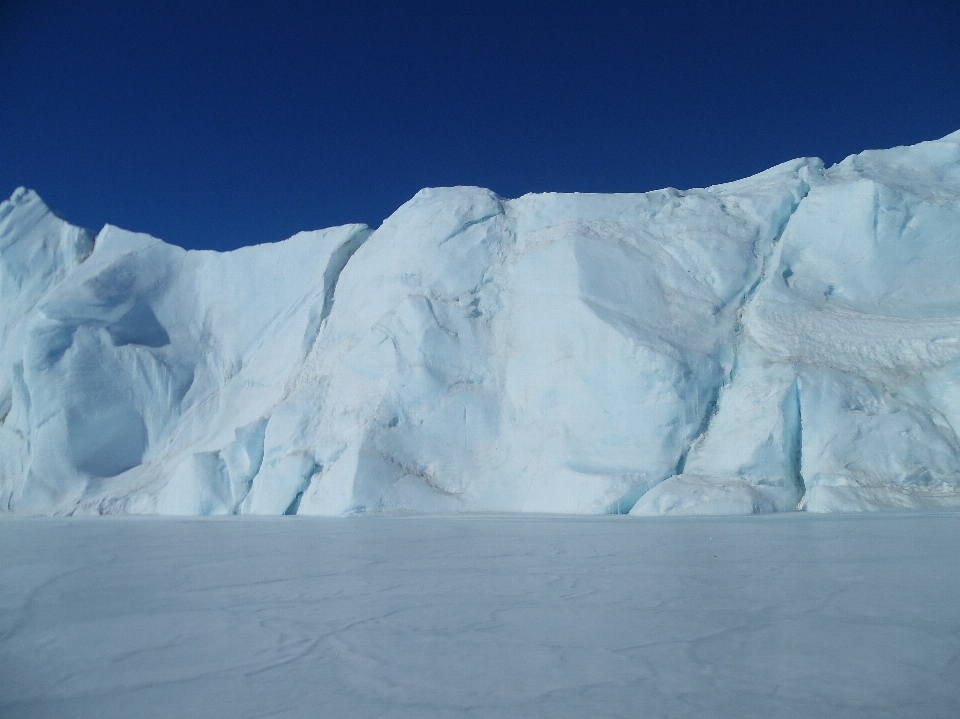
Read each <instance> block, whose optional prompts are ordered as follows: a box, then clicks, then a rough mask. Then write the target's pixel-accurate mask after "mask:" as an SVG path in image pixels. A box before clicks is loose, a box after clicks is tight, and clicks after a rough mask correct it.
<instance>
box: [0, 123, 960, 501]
mask: <svg viewBox="0 0 960 719" xmlns="http://www.w3.org/2000/svg"><path fill="white" fill-rule="evenodd" d="M958 276H960V132H958V133H954V134H952V135H949V136H948V137H946V138H943V139H942V140H939V141H935V142H927V143H922V144H920V145H916V146H913V147H907V148H895V149H892V150H884V151H870V152H864V153H862V154H860V155H855V156H852V157H850V158H847V159H846V160H844V161H843V162H841V163H839V164H838V165H836V166H834V167H831V168H824V167H823V164H822V163H821V162H820V161H819V160H815V159H802V160H794V161H792V162H787V163H784V164H783V165H779V166H777V167H775V168H772V169H771V170H768V171H766V172H763V173H760V174H759V175H756V176H754V177H750V178H747V179H745V180H741V181H739V182H734V183H730V184H726V185H720V186H716V187H711V188H707V189H701V190H690V191H684V192H681V191H677V190H671V189H668V190H661V191H657V192H648V193H643V194H624V195H587V194H566V195H562V194H544V195H527V196H524V197H521V198H519V199H516V200H504V199H502V198H500V197H497V196H496V195H495V194H493V193H492V192H490V191H488V190H484V189H480V188H466V187H459V188H445V189H428V190H423V191H421V192H420V193H418V194H417V195H416V196H415V197H414V198H413V199H412V200H410V201H409V202H408V203H406V204H405V205H403V206H402V207H401V208H400V209H399V210H397V212H396V213H394V214H393V215H392V216H391V217H390V218H388V219H387V220H386V221H384V223H383V225H382V226H381V227H380V228H378V229H377V230H376V231H373V232H371V231H370V230H369V229H367V228H366V227H364V226H362V225H353V226H346V227H340V228H332V229H328V230H322V231H318V232H309V233H301V234H300V235H297V236H296V237H293V238H291V239H289V240H287V241H285V242H280V243H276V244H273V245H261V246H257V247H249V248H244V249H241V250H237V251H235V252H230V253H226V254H216V253H212V252H185V251H183V250H181V249H179V248H176V247H173V246H170V245H167V244H164V243H163V242H161V241H159V240H156V239H153V238H150V237H147V236H145V235H137V234H133V233H129V232H125V231H123V230H119V229H117V228H115V227H110V226H107V227H105V228H104V229H103V230H102V231H101V232H100V233H99V234H98V235H97V236H96V238H92V237H91V236H90V234H89V233H86V232H85V231H83V230H80V229H78V228H75V227H72V226H71V225H69V224H68V223H66V222H64V221H63V220H61V219H59V218H57V217H56V216H54V215H53V214H52V213H51V212H50V211H49V210H48V209H47V208H46V206H45V205H44V204H43V203H42V201H41V200H40V199H39V198H38V197H37V196H36V195H35V194H34V193H32V192H30V191H26V190H22V189H21V190H18V191H17V192H15V193H14V195H13V197H12V198H11V199H10V200H9V201H6V202H4V203H3V204H2V205H0V416H2V420H0V422H2V423H0V511H6V512H15V513H21V514H70V513H161V514H187V515H190V514H231V513H250V514H282V513H300V514H324V515H340V514H344V513H352V512H370V511H397V510H411V511H418V512H427V513H446V512H476V511H487V512H491V511H492V512H548V513H549V512H555V513H584V514H600V513H611V512H618V513H622V512H627V511H630V512H631V513H632V514H635V515H637V514H744V513H757V512H774V511H791V510H795V509H798V508H799V509H804V510H806V511H814V512H830V511H874V510H885V509H924V508H937V507H939V508H945V507H954V508H955V507H960V439H958V431H960V283H958V282H957V281H956V278H957V277H958Z"/></svg>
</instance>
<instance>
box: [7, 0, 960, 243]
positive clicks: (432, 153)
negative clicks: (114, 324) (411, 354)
mask: <svg viewBox="0 0 960 719" xmlns="http://www.w3.org/2000/svg"><path fill="white" fill-rule="evenodd" d="M957 129H960V2H957V0H942V1H941V2H924V1H923V0H912V1H910V2H883V1H882V0H873V1H872V2H859V1H851V2H844V1H843V0H832V1H830V2H822V1H820V0H803V1H793V2H777V0H766V1H760V0H758V1H756V2H736V1H733V2H681V1H679V0H675V1H673V2H666V1H664V2H642V1H640V2H602V1H600V0H598V1H597V2H590V3H588V2H583V3H572V2H571V3H564V2H557V1H554V2H540V1H532V2H523V1H522V0H514V2H482V1H479V0H478V1H477V2H466V3H462V2H457V1H456V0H445V1H441V2H416V1H415V0H407V1H406V2H392V1H390V0H385V1H384V2H365V1H363V0H352V1H350V2H320V1H315V2H294V1H287V0H272V1H271V2H266V1H263V0H261V1H258V2H246V1H245V0H232V1H231V2H203V1H202V0H194V1H193V2H181V1H180V0H170V1H168V2H146V1H132V0H124V1H121V2H97V1H96V0H89V1H87V2H78V1H77V0H70V1H61V0H32V1H31V0H0V195H2V196H4V197H6V196H8V195H9V193H11V192H12V191H13V189H14V188H15V187H17V186H18V185H27V186H28V187H32V188H34V189H36V190H37V191H38V192H39V193H40V195H41V196H42V197H43V198H44V199H45V200H46V201H47V202H48V203H49V204H51V205H52V206H53V207H55V208H57V209H58V211H59V212H60V213H61V214H62V215H63V216H64V217H65V218H66V219H68V220H70V221H72V222H74V223H76V224H81V225H84V226H86V227H90V228H91V229H94V230H97V229H99V228H100V227H101V226H102V225H103V224H104V223H106V222H110V223H112V224H115V225H119V226H121V227H124V228H126V229H131V230H138V231H143V232H149V233H150V234H153V235H156V236H158V237H161V238H163V239H164V240H167V241H168V242H173V243H175V244H179V245H182V246H185V247H191V248H201V247H202V248H215V249H229V248H233V247H237V246H240V245H245V244H253V243H257V242H267V241H275V240H280V239H283V238H285V237H288V236H290V235H292V234H294V233H295V232H297V231H299V230H303V229H316V228H320V227H326V226H330V225H335V224H342V223H346V222H366V223H368V224H371V225H373V226H377V225H378V224H379V223H380V222H381V221H382V220H383V218H385V217H386V216H388V215H389V214H390V213H391V212H392V211H393V210H395V209H396V208H397V207H398V206H399V205H400V204H402V203H403V202H405V201H406V200H407V199H409V198H410V197H411V196H412V195H413V194H414V193H415V192H416V191H417V190H418V189H420V188H421V187H425V186H436V185H458V184H460V185H464V184H466V185H481V186H485V187H489V188H491V189H493V190H494V191H496V192H498V193H499V194H500V195H502V196H504V197H516V196H519V195H521V194H524V193H526V192H542V191H551V190H558V191H585V192H586V191H590V192H635V191H644V190H653V189H657V188H660V187H665V186H674V187H679V188H688V187H697V186H704V185H709V184H715V183H718V182H726V181H729V180H734V179H738V178H740V177H744V176H747V175H750V174H753V173H755V172H758V171H760V170H763V169H765V168H767V167H769V166H771V165H775V164H777V163H779V162H782V161H785V160H788V159H791V158H793V157H799V156H808V155H816V156H819V157H822V158H823V159H824V160H825V161H826V162H827V163H833V162H837V161H839V160H841V159H842V158H843V157H845V156H847V155H849V154H851V153H854V152H858V151H860V150H863V149H867V148H875V147H888V146H893V145H902V144H911V143H914V142H919V141H921V140H926V139H934V138H938V137H942V136H943V135H946V134H948V133H949V132H952V131H954V130H957Z"/></svg>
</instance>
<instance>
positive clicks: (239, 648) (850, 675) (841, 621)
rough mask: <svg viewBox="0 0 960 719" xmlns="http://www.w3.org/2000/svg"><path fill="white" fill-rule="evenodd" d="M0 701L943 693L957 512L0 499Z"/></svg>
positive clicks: (413, 711) (711, 714) (397, 701)
mask: <svg viewBox="0 0 960 719" xmlns="http://www.w3.org/2000/svg"><path fill="white" fill-rule="evenodd" d="M0 546H2V547H3V548H4V551H3V552H2V553H0V716H3V717H4V719H38V718H40V717H43V718H51V717H56V718H57V719H81V718H83V719H87V718H89V719H132V718H136V719H170V718H171V717H176V718H179V717H203V718H204V719H220V718H223V719H262V718H263V717H277V718H282V719H300V718H302V719H316V718H317V717H336V718H337V719H354V718H355V719H361V718H365V717H370V718H373V717H376V719H383V718H387V719H441V718H442V719H448V718H449V717H458V718H459V717H462V718H464V719H481V718H482V719H490V718H492V717H496V719H567V718H570V719H606V718H609V719H613V718H616V719H624V718H625V717H644V719H647V718H649V719H714V718H720V717H736V719H773V718H776V719H785V718H790V719H956V717H958V716H960V682H958V681H957V680H958V678H960V603H958V602H957V597H958V596H960V516H958V515H957V514H955V513H952V514H947V513H942V514H940V515H933V514H923V513H909V514H906V513H900V514H890V513H888V514H874V515H866V514H861V515H805V514H798V513H794V514H781V515H767V516H762V517H711V518H701V517H680V518H672V519H669V520H665V519H662V518H638V519H635V518H633V517H629V518H628V517H610V516H607V517H569V516H568V517H546V516H542V515H541V516H530V515H526V516H518V515H513V516H511V517H491V516H489V515H481V516H478V515H467V516H441V517H437V516H435V517H396V516H392V517H384V516H365V517H357V518H350V519H331V518H316V517H309V518H305V517H263V518H249V517H248V518H242V519H237V518H233V517H225V518H220V519H207V520H203V521H198V520H196V519H190V518H168V517H164V518H156V517H109V518H105V519H101V518H96V519H90V518H42V519H36V520H31V519H17V520H14V521H10V520H7V521H0Z"/></svg>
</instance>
